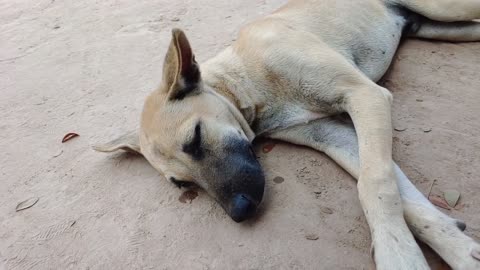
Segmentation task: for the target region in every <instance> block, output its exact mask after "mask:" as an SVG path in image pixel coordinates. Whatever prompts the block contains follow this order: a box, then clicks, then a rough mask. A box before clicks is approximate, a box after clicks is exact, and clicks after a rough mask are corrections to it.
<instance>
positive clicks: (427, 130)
mask: <svg viewBox="0 0 480 270" xmlns="http://www.w3.org/2000/svg"><path fill="white" fill-rule="evenodd" d="M422 130H423V132H425V133H429V132H431V131H432V128H422Z"/></svg>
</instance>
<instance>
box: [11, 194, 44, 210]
mask: <svg viewBox="0 0 480 270" xmlns="http://www.w3.org/2000/svg"><path fill="white" fill-rule="evenodd" d="M38 200H39V198H37V197H33V198H30V199H27V200H25V201H23V202H19V203H18V204H17V207H16V208H15V211H17V212H18V211H22V210H25V209H28V208H30V207H32V206H34V205H35V204H36V203H37V202H38Z"/></svg>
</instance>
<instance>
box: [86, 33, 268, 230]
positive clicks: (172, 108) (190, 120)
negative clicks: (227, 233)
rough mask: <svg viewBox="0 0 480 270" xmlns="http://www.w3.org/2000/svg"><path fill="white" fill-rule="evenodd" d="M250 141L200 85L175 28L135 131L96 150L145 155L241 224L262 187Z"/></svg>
mask: <svg viewBox="0 0 480 270" xmlns="http://www.w3.org/2000/svg"><path fill="white" fill-rule="evenodd" d="M253 137H254V134H253V132H252V131H251V129H250V128H249V126H248V124H247V123H246V121H245V119H244V118H243V116H242V115H241V113H240V112H239V110H238V109H237V108H236V107H235V106H233V105H232V103H231V102H230V101H228V100H227V99H226V98H224V97H223V96H221V95H219V94H218V93H217V92H215V91H214V90H213V89H212V88H210V87H209V86H208V85H206V84H204V83H203V82H202V78H201V74H200V69H199V65H198V64H197V62H196V61H195V57H194V55H193V53H192V49H191V47H190V44H189V42H188V40H187V38H186V36H185V34H184V33H183V32H182V31H181V30H178V29H174V30H173V32H172V41H171V43H170V47H169V49H168V52H167V55H166V57H165V62H164V66H163V79H162V82H161V84H160V87H159V88H158V89H157V90H156V91H154V92H153V93H152V94H150V96H148V97H147V99H146V101H145V105H144V108H143V113H142V117H141V126H140V130H139V132H133V133H129V134H126V135H124V136H122V137H120V138H118V139H116V140H114V141H112V142H110V143H108V144H105V145H102V146H98V147H96V148H95V149H96V150H99V151H103V152H112V151H116V150H119V149H123V150H130V151H134V152H137V153H140V154H142V155H144V156H145V158H146V159H147V160H148V161H149V162H150V163H151V164H152V166H153V167H155V168H156V169H157V170H159V171H160V172H161V173H163V174H164V176H165V177H166V178H167V179H169V180H170V181H172V182H173V183H174V184H176V185H177V186H179V187H181V186H185V185H189V184H193V183H195V184H197V185H199V186H200V187H202V188H203V189H205V190H206V191H207V192H208V193H209V194H210V195H211V196H212V197H213V198H215V199H216V200H217V201H218V202H219V203H220V204H221V205H222V207H223V208H224V209H225V210H226V212H227V213H228V214H229V215H230V217H232V219H233V220H235V221H237V222H240V221H243V220H245V219H247V218H249V217H251V216H252V215H253V214H254V213H255V212H256V209H257V206H258V205H259V203H260V202H261V200H262V197H263V191H264V185H265V180H264V175H263V172H262V169H261V167H260V164H259V162H258V161H257V159H256V156H255V153H254V152H253V150H252V147H251V140H252V139H253Z"/></svg>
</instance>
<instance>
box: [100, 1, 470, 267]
mask: <svg viewBox="0 0 480 270" xmlns="http://www.w3.org/2000/svg"><path fill="white" fill-rule="evenodd" d="M479 18H480V0H363V1H360V0H316V1H315V0H296V1H291V2H289V3H288V4H286V5H285V6H284V7H282V8H280V9H279V10H277V11H276V12H274V13H273V14H271V15H268V16H266V17H264V18H261V19H259V20H257V21H255V22H253V23H251V24H249V25H247V26H245V27H244V28H243V29H242V30H241V32H240V35H239V38H238V40H237V41H236V42H235V43H234V44H233V45H232V46H230V47H228V48H226V49H225V50H224V51H223V52H221V53H220V54H219V55H217V56H216V57H214V58H213V59H211V60H209V61H207V62H206V63H205V64H203V65H201V67H200V65H198V64H197V62H196V61H195V57H194V55H193V53H192V49H191V47H190V45H189V42H188V40H187V38H186V36H185V34H184V33H183V32H182V31H181V30H178V29H177V30H173V38H172V42H171V45H170V48H169V50H168V53H167V56H166V59H165V64H164V71H163V80H162V83H161V85H160V87H159V88H158V89H157V90H156V91H154V92H153V93H152V94H151V95H150V96H149V97H148V98H147V100H146V102H145V106H144V110H143V114H142V120H141V128H140V130H139V131H138V132H133V133H130V134H127V135H125V136H123V137H121V138H119V139H117V140H114V141H113V142H111V143H108V144H106V145H103V146H99V147H97V148H96V149H97V150H99V151H104V152H111V151H115V150H118V149H124V150H132V151H135V152H138V153H141V154H142V155H144V156H145V158H147V160H148V161H149V162H150V163H151V164H152V166H154V167H155V168H156V169H157V170H159V171H160V172H162V173H163V174H164V175H165V176H166V177H167V178H168V179H170V180H171V181H173V182H174V183H176V184H177V185H179V186H182V185H187V184H190V183H196V184H198V185H199V186H201V187H202V188H204V189H205V190H206V191H207V192H208V193H209V194H210V195H211V196H212V197H213V198H215V199H216V200H217V201H218V202H219V203H220V204H221V205H222V206H223V207H224V209H225V210H226V211H227V213H228V214H229V215H230V216H231V217H232V218H233V219H234V220H235V221H237V222H239V221H242V220H245V219H247V218H249V217H250V216H252V215H253V214H254V213H255V210H256V208H257V206H258V204H259V203H260V202H261V200H262V196H263V190H264V176H263V173H262V170H261V167H260V165H259V163H258V162H257V161H256V157H255V154H254V153H253V151H252V150H251V146H250V145H251V142H252V140H253V139H254V138H255V137H256V136H264V137H270V138H275V139H280V140H284V141H287V142H291V143H295V144H300V145H305V146H309V147H312V148H314V149H316V150H318V151H322V152H325V153H326V154H327V155H329V156H330V157H331V158H332V159H334V160H335V161H336V162H338V163H339V164H340V165H341V166H342V167H343V168H345V170H347V171H348V172H349V173H350V174H351V175H353V176H354V177H355V178H357V179H358V191H359V197H360V202H361V204H362V207H363V209H364V212H365V215H366V217H367V221H368V224H369V226H370V228H371V235H372V242H373V243H372V246H373V247H374V259H375V262H376V265H377V268H378V269H387V270H392V269H428V265H427V263H426V261H425V259H424V256H423V255H422V252H421V250H420V249H419V247H418V245H417V243H416V242H415V240H414V237H413V235H415V236H416V237H417V238H419V239H420V240H422V241H423V242H425V243H427V244H428V245H429V246H430V247H432V248H433V249H434V250H435V251H436V252H437V253H438V254H439V255H440V256H441V257H442V258H443V259H445V261H446V262H447V263H448V264H449V265H450V266H452V267H453V268H454V269H462V270H463V269H480V261H479V259H480V258H479V257H480V255H479V253H480V245H478V244H477V243H476V242H475V241H474V240H472V239H471V238H469V237H468V236H466V235H465V234H464V233H463V232H462V230H463V229H464V228H465V224H464V223H462V222H459V221H457V220H454V219H452V218H450V217H448V216H446V215H445V214H443V213H441V212H440V211H438V210H437V209H436V208H435V207H434V206H433V205H432V204H431V203H430V202H429V201H428V200H427V199H426V198H425V197H424V196H423V195H422V194H421V193H420V192H419V191H418V190H417V189H416V188H415V187H414V186H413V185H412V183H411V182H410V181H409V180H408V178H407V177H406V176H405V175H404V174H403V173H402V171H401V170H400V169H399V168H398V167H397V166H396V164H395V163H394V162H393V160H392V124H391V103H392V95H391V94H390V92H389V91H388V90H387V89H385V88H382V87H380V86H378V85H377V84H375V81H377V80H379V79H380V78H381V77H382V76H383V75H384V73H385V72H386V70H387V68H388V67H389V65H390V62H391V60H392V58H393V56H394V54H395V52H396V50H397V47H398V45H399V42H400V40H401V38H402V36H403V37H405V36H413V37H418V38H427V39H438V40H447V41H458V42H462V41H480V23H477V22H474V21H473V20H474V19H479ZM200 70H201V73H200ZM342 113H348V115H349V116H350V117H351V119H352V120H353V125H352V123H350V122H348V121H344V120H342V118H340V117H338V115H340V114H342ZM354 127H355V128H354ZM412 233H413V235H412ZM372 250H373V249H372Z"/></svg>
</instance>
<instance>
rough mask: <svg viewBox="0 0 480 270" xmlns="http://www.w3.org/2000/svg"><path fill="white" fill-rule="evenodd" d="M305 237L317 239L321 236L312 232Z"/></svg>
mask: <svg viewBox="0 0 480 270" xmlns="http://www.w3.org/2000/svg"><path fill="white" fill-rule="evenodd" d="M305 238H307V240H312V241H315V240H318V238H319V237H318V235H316V234H313V233H311V234H307V235H305Z"/></svg>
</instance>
